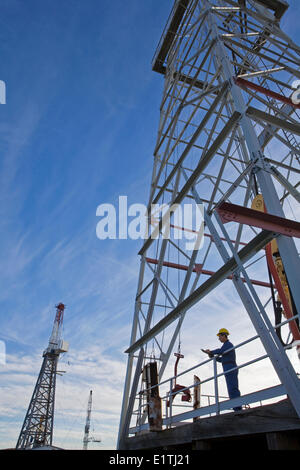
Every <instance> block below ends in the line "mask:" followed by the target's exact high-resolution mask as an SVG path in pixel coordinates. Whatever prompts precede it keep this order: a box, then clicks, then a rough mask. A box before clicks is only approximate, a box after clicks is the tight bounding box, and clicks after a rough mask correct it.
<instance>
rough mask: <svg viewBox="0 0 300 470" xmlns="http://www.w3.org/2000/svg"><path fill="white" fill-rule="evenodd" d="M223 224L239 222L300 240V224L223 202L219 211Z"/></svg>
mask: <svg viewBox="0 0 300 470" xmlns="http://www.w3.org/2000/svg"><path fill="white" fill-rule="evenodd" d="M216 210H217V212H218V214H219V216H220V217H221V220H222V222H223V223H226V222H238V223H240V224H246V225H251V226H253V227H258V228H261V229H263V230H269V231H270V232H276V233H280V234H282V235H286V236H288V237H297V238H300V223H299V222H295V221H294V220H290V219H285V218H283V217H278V216H276V215H272V214H267V213H265V212H260V211H256V210H254V209H249V208H248V207H243V206H239V205H237V204H230V203H229V202H223V203H222V204H221V205H220V206H219V207H218V208H217V209H216Z"/></svg>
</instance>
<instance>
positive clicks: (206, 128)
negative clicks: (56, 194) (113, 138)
mask: <svg viewBox="0 0 300 470" xmlns="http://www.w3.org/2000/svg"><path fill="white" fill-rule="evenodd" d="M287 8H288V3H287V2H286V1H284V0H213V1H211V0H176V1H175V2H174V5H173V8H172V11H171V14H170V16H169V18H168V21H167V24H166V27H165V29H164V32H163V35H162V37H161V40H160V42H159V44H158V47H157V50H156V53H155V55H154V58H153V63H152V68H153V70H154V71H156V72H158V73H160V74H162V75H163V76H164V89H163V97H162V102H161V107H160V113H161V114H160V121H159V128H158V136H157V141H156V145H155V149H154V166H153V173H152V181H151V188H150V198H149V203H148V216H149V217H148V218H149V221H150V224H149V230H148V236H147V238H146V240H145V241H144V243H143V246H142V247H141V249H140V251H139V255H140V256H141V264H140V273H139V280H138V287H137V295H136V301H135V309H134V316H133V325H132V333H131V338H130V346H129V348H128V349H127V351H126V352H127V353H128V363H127V371H126V379H125V386H124V395H123V405H122V414H121V420H120V428H119V448H122V442H123V440H125V439H126V438H127V437H128V436H129V435H130V434H133V433H134V432H136V427H135V426H141V425H142V424H143V422H144V420H145V419H146V416H143V417H142V418H141V420H140V422H139V423H136V422H135V420H136V416H135V414H136V411H135V410H136V409H137V406H138V403H139V399H140V391H141V390H143V374H141V371H142V370H145V364H146V361H147V360H149V357H150V359H151V357H155V361H156V365H157V371H158V372H157V373H158V379H159V381H161V380H163V379H162V378H163V374H164V371H165V370H166V366H167V364H168V361H169V358H170V355H171V353H172V350H173V348H174V345H175V342H176V340H177V338H178V337H179V334H180V329H181V327H182V324H183V322H184V320H185V322H186V317H187V316H188V312H189V309H191V308H192V307H195V306H196V305H197V311H198V320H197V325H196V326H195V328H196V329H197V332H198V331H200V322H201V321H202V322H203V323H202V326H203V324H204V322H205V315H207V308H202V309H201V305H200V304H201V300H202V299H204V298H205V297H206V296H207V295H208V294H210V293H212V292H213V291H214V290H216V289H218V286H220V285H221V283H223V282H225V283H229V282H232V284H233V286H234V289H232V292H233V296H234V297H232V299H231V300H232V301H233V302H235V305H240V306H241V313H243V314H244V313H246V314H247V315H248V317H249V318H250V320H251V322H252V324H253V327H254V328H255V330H256V332H257V335H258V337H259V338H260V340H261V343H262V345H263V347H264V349H265V351H266V353H267V355H268V357H269V358H270V361H271V363H272V366H273V367H274V370H275V372H276V374H277V376H278V377H279V379H280V382H281V383H282V384H283V385H284V387H285V389H286V391H287V394H288V396H289V398H290V400H291V402H292V404H293V405H294V407H295V409H296V411H297V414H298V416H300V384H299V380H298V377H297V375H296V372H295V370H294V368H293V366H292V364H291V362H290V360H289V357H288V356H287V354H286V352H285V350H284V346H283V344H282V342H281V338H280V337H279V336H278V334H277V333H278V331H276V329H275V328H274V326H273V324H272V323H271V320H270V314H271V312H269V311H268V310H266V306H265V300H264V292H266V291H264V292H263V289H271V288H273V290H274V294H276V295H277V294H278V296H279V299H280V300H278V298H277V300H276V298H275V297H274V296H273V297H274V298H275V300H274V299H273V300H274V306H275V307H276V312H278V311H279V310H280V309H278V308H277V307H278V306H277V305H276V302H277V303H278V302H280V303H281V307H282V310H283V309H284V311H285V316H286V318H288V319H293V318H294V317H295V316H296V315H297V313H299V312H300V289H299V275H300V262H299V256H298V250H297V248H296V241H295V240H296V238H297V237H299V235H300V229H299V223H297V222H295V221H294V220H291V219H293V218H294V217H293V211H292V210H291V208H292V207H295V206H297V203H299V202H300V194H299V191H298V189H299V173H300V171H299V170H300V168H299V155H300V145H299V135H300V125H299V108H300V104H299V103H300V88H299V81H300V71H299V68H300V48H299V47H298V46H297V45H296V44H295V43H294V42H293V41H292V40H291V39H290V38H289V37H288V36H287V35H286V34H285V33H284V32H283V31H282V29H281V27H280V20H281V18H282V16H283V15H284V13H285V11H286V9H287ZM297 81H298V83H297ZM186 204H190V205H192V206H193V207H196V206H198V207H202V210H203V219H204V224H205V228H204V234H203V230H202V229H200V225H198V226H197V227H195V226H194V227H190V226H188V225H187V224H186V221H185V219H184V218H183V217H182V215H184V213H183V209H182V207H183V206H184V205H186ZM158 205H161V206H162V205H165V206H167V209H166V210H165V211H164V212H162V211H161V212H160V214H159V215H157V213H155V210H153V208H157V206H158ZM179 209H181V213H180V214H179V215H178V213H179V212H180V210H179ZM296 209H298V208H297V207H296ZM176 211H178V212H176ZM262 212H263V213H262ZM170 221H171V222H170ZM180 233H190V234H194V237H198V238H199V240H198V238H197V240H196V241H197V242H198V241H200V238H201V237H203V235H204V245H203V246H204V247H203V248H202V247H201V249H199V247H200V245H199V244H197V243H195V245H194V248H193V249H191V248H189V249H188V248H187V246H186V243H182V242H181V239H180V237H179V235H180ZM166 234H168V235H169V236H166ZM265 255H266V256H265ZM266 261H267V263H266ZM267 267H268V269H269V273H268V271H267ZM254 268H257V269H256V271H255V273H254ZM212 269H213V270H212ZM258 272H259V273H260V274H259V276H261V277H260V279H257V278H256V279H255V277H256V275H257V273H258ZM253 274H254V275H253ZM268 274H270V276H269V275H268ZM207 276H208V278H207ZM253 278H254V279H253ZM227 279H230V281H227ZM227 285H228V284H227ZM276 290H277V293H276ZM215 292H217V291H215ZM269 292H270V291H269ZM270 305H272V302H270ZM268 309H269V305H268ZM227 313H228V312H224V321H226V314H227ZM276 314H277V313H276ZM276 318H277V317H276ZM279 323H280V320H276V324H279ZM290 329H291V332H292V335H293V340H294V341H295V342H297V341H298V344H300V341H299V339H300V334H299V326H298V324H297V322H296V320H291V323H290ZM195 334H196V333H195ZM298 352H300V349H299V346H298ZM151 384H152V383H151ZM151 384H150V385H151ZM153 384H154V385H153V386H156V379H155V381H154V382H153Z"/></svg>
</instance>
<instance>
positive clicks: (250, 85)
mask: <svg viewBox="0 0 300 470" xmlns="http://www.w3.org/2000/svg"><path fill="white" fill-rule="evenodd" d="M234 81H235V83H236V84H237V85H238V86H239V87H241V88H244V89H246V88H251V89H252V90H254V91H258V92H260V93H263V94H264V95H266V96H269V97H270V98H274V99H275V100H279V101H281V102H282V103H285V104H289V105H290V106H293V107H294V108H297V109H300V104H296V103H293V102H292V100H291V99H290V98H288V97H287V96H284V95H281V94H280V93H276V92H275V91H272V90H268V88H265V87H263V86H260V85H257V84H256V83H253V82H249V81H248V80H245V79H244V78H240V77H234Z"/></svg>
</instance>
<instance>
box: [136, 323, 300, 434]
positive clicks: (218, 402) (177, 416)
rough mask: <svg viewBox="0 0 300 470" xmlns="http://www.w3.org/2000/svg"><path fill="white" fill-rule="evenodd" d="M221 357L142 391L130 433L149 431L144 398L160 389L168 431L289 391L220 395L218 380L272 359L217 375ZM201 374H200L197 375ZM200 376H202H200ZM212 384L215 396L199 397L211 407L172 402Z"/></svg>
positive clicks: (276, 388)
mask: <svg viewBox="0 0 300 470" xmlns="http://www.w3.org/2000/svg"><path fill="white" fill-rule="evenodd" d="M295 319H299V316H298V315H295V316H293V317H291V318H289V319H288V320H285V321H283V322H281V323H280V324H277V325H276V327H274V329H277V328H279V327H281V326H284V325H286V324H287V323H289V322H291V321H293V320H295ZM258 338H259V335H255V336H253V337H251V338H249V339H248V340H245V341H243V342H241V343H239V344H238V345H236V346H234V347H232V348H230V349H228V350H227V351H226V353H228V352H230V351H233V350H237V349H239V348H241V347H242V346H245V345H247V344H249V343H251V342H253V341H255V340H256V339H258ZM290 347H291V346H286V347H285V349H290ZM218 357H219V356H214V357H213V358H209V359H206V360H204V361H202V362H200V363H198V364H196V365H194V366H192V367H190V368H189V369H186V370H184V371H183V372H181V373H179V374H177V375H176V376H175V375H174V376H172V377H170V378H168V379H165V380H163V381H162V382H160V383H158V384H157V385H154V386H152V387H149V388H145V389H144V390H143V391H142V392H139V394H138V395H137V396H136V399H137V402H138V407H137V409H136V410H134V413H133V414H134V415H136V417H137V424H136V426H134V427H131V428H130V430H129V433H130V434H135V433H138V432H140V431H144V430H147V429H149V424H148V423H147V422H146V418H147V406H148V405H149V403H148V402H147V400H145V397H147V394H149V392H150V391H151V390H152V389H157V387H158V388H159V391H160V394H161V402H162V410H164V416H163V419H162V426H163V427H165V428H169V427H171V426H174V425H176V423H179V422H182V421H188V420H191V419H193V420H194V419H197V418H200V417H201V416H211V415H218V414H220V413H221V412H223V411H228V410H231V409H233V408H236V407H242V406H244V407H249V405H250V404H251V403H260V405H262V403H263V402H264V401H265V400H270V399H273V398H277V397H282V396H283V395H286V390H285V387H284V386H283V385H282V384H279V385H275V386H272V387H269V388H265V389H263V390H258V391H255V392H251V393H248V394H245V395H241V396H239V397H236V398H231V399H230V398H229V397H227V396H224V395H220V394H219V379H220V378H221V377H223V376H225V374H228V373H230V372H233V371H235V370H240V369H243V368H245V367H248V366H250V365H252V364H255V363H257V362H260V361H262V360H264V359H266V358H268V357H269V356H268V355H267V354H263V355H260V356H259V357H257V358H255V359H252V360H250V361H247V362H245V363H243V364H241V365H238V366H237V367H233V368H232V369H229V370H226V371H225V372H224V371H223V372H220V373H218V370H217V359H218ZM210 363H211V364H212V365H213V375H212V376H210V377H208V378H205V379H204V380H199V382H197V381H196V382H194V383H193V384H191V385H188V386H186V387H184V388H182V387H181V388H180V390H178V389H177V391H176V389H175V388H174V385H175V384H176V383H177V380H178V379H179V378H180V377H182V376H184V375H186V374H188V373H190V372H193V371H195V370H196V369H200V368H201V367H202V368H203V367H204V366H207V365H208V364H210ZM198 373H199V372H198ZM199 375H201V374H199ZM209 382H213V388H214V393H213V394H202V393H201V394H200V397H201V398H204V397H205V398H206V399H207V402H208V404H207V405H204V406H203V405H202V404H201V405H197V407H195V405H194V404H190V403H189V402H187V403H186V404H177V403H174V402H173V399H174V398H175V396H176V395H178V394H179V393H180V394H182V393H183V394H184V393H185V392H187V391H188V392H189V394H190V396H192V393H191V391H193V390H194V389H195V387H198V386H201V387H203V385H204V384H208V383H209ZM178 408H180V409H181V410H182V409H183V408H184V409H188V411H182V412H179V413H177V412H175V411H174V410H177V409H178Z"/></svg>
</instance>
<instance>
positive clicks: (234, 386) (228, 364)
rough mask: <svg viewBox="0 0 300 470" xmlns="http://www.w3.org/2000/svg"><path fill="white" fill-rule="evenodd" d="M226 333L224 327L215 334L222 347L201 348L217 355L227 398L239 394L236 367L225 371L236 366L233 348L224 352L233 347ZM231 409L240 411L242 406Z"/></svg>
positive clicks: (211, 354) (227, 332)
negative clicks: (223, 374) (221, 367)
mask: <svg viewBox="0 0 300 470" xmlns="http://www.w3.org/2000/svg"><path fill="white" fill-rule="evenodd" d="M228 335H229V331H228V330H227V329H226V328H221V329H220V330H219V332H218V333H217V336H218V338H219V341H220V342H221V343H222V344H223V345H222V347H221V348H218V349H213V350H212V351H211V350H210V349H202V351H203V352H205V353H206V354H208V355H209V357H214V355H215V354H216V355H218V356H219V357H217V358H216V360H217V361H218V362H221V363H222V366H223V371H224V372H225V380H226V384H227V390H228V395H229V398H236V397H240V396H241V393H240V391H239V385H238V369H236V370H233V371H231V372H228V373H226V371H227V370H229V369H233V368H234V367H237V365H236V359H235V350H234V349H233V350H232V351H229V352H226V351H228V350H229V349H231V348H233V344H232V343H231V342H230V341H229V340H228ZM233 409H234V411H240V410H241V409H242V407H241V406H237V407H235V408H233Z"/></svg>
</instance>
